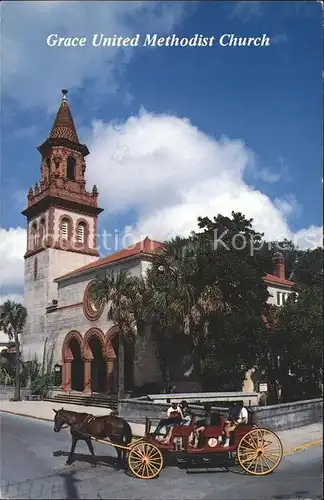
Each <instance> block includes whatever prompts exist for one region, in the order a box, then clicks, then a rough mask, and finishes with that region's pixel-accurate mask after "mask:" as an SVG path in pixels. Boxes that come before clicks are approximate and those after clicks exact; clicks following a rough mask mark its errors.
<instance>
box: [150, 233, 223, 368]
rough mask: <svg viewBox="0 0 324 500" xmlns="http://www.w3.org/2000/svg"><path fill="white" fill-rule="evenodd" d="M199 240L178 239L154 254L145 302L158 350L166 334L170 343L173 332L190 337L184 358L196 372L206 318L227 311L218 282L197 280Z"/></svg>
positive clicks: (205, 329)
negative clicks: (189, 344) (155, 332)
mask: <svg viewBox="0 0 324 500" xmlns="http://www.w3.org/2000/svg"><path fill="white" fill-rule="evenodd" d="M200 243H201V242H200V241H199V240H197V239H191V240H181V239H180V238H177V239H176V240H173V241H171V242H169V243H166V244H165V247H164V248H163V249H162V250H161V251H160V252H158V253H157V254H156V256H155V257H154V258H153V262H152V267H151V269H150V270H149V271H148V276H147V297H148V300H147V304H146V311H147V318H148V319H149V321H150V322H152V323H153V325H154V330H155V331H157V333H158V335H157V339H158V343H159V347H160V349H161V348H162V349H163V340H165V338H166V337H167V339H168V342H169V343H170V342H171V344H172V343H173V345H174V343H175V338H174V336H175V335H178V336H179V335H181V334H183V335H186V336H188V337H190V339H191V341H192V351H191V353H189V355H188V356H187V358H188V359H189V360H190V359H191V360H192V361H193V363H194V364H195V365H196V366H195V368H196V369H197V373H198V374H199V373H200V371H201V370H200V366H198V365H199V357H198V350H199V346H200V344H201V343H202V342H203V339H204V338H205V337H206V335H207V334H208V322H209V318H210V316H211V314H222V313H224V312H225V311H226V310H227V305H226V304H225V303H224V301H223V297H222V292H221V290H220V288H219V287H218V286H217V283H213V282H210V283H207V282H206V281H205V282H203V281H200V278H199V273H200V267H199V262H198V260H197V256H198V252H199V244H200ZM163 350H164V351H165V349H163ZM165 356H166V353H165V352H164V353H163V357H164V358H165Z"/></svg>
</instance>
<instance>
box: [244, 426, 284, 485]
mask: <svg viewBox="0 0 324 500" xmlns="http://www.w3.org/2000/svg"><path fill="white" fill-rule="evenodd" d="M282 454H283V450H282V446H281V442H280V439H279V438H278V437H277V436H276V434H274V433H273V432H272V431H269V430H267V429H258V428H257V429H253V430H252V431H249V432H248V433H247V434H246V435H245V436H243V437H242V439H241V441H240V442H239V444H238V447H237V458H238V462H239V464H240V465H241V467H242V469H244V470H245V471H246V472H248V473H249V474H252V475H256V476H262V475H266V474H269V473H270V472H272V471H273V470H275V469H276V468H277V467H278V465H279V463H280V461H281V458H282Z"/></svg>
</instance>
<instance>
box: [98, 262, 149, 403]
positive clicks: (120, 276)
mask: <svg viewBox="0 0 324 500" xmlns="http://www.w3.org/2000/svg"><path fill="white" fill-rule="evenodd" d="M143 293H144V282H143V280H141V279H139V278H136V277H133V276H130V275H129V274H128V273H127V272H123V271H117V272H114V273H107V274H106V275H105V276H104V277H102V278H100V277H97V278H96V280H95V282H94V284H93V287H92V289H91V298H92V300H93V301H94V302H95V303H97V304H100V303H101V302H102V301H104V302H106V303H107V304H108V315H107V317H108V319H109V320H111V321H113V323H114V324H115V325H116V326H117V328H118V337H119V342H118V395H117V397H118V400H120V399H122V398H123V397H124V385H125V382H124V378H125V366H124V365H125V341H128V342H133V341H134V338H135V336H136V335H137V333H138V332H139V330H140V329H141V326H142V324H143V320H142V319H141V307H142V297H143Z"/></svg>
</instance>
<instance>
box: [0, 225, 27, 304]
mask: <svg viewBox="0 0 324 500" xmlns="http://www.w3.org/2000/svg"><path fill="white" fill-rule="evenodd" d="M26 243H27V235H26V229H23V228H21V227H16V228H12V227H11V228H10V229H2V228H0V280H1V295H0V296H3V295H4V294H5V295H7V294H8V293H10V292H11V291H12V290H13V289H14V290H16V289H17V288H20V287H21V286H22V285H23V279H24V258H23V257H24V253H25V251H26ZM8 291H9V292H8Z"/></svg>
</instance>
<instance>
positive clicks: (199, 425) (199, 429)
mask: <svg viewBox="0 0 324 500" xmlns="http://www.w3.org/2000/svg"><path fill="white" fill-rule="evenodd" d="M211 408H212V405H211V403H207V404H205V407H204V409H205V417H204V418H203V419H201V420H197V421H196V423H195V426H194V429H193V440H192V441H191V446H193V447H194V448H197V447H198V443H199V436H200V434H201V433H203V432H204V430H205V428H206V427H207V426H208V425H211V417H212V416H211Z"/></svg>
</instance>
